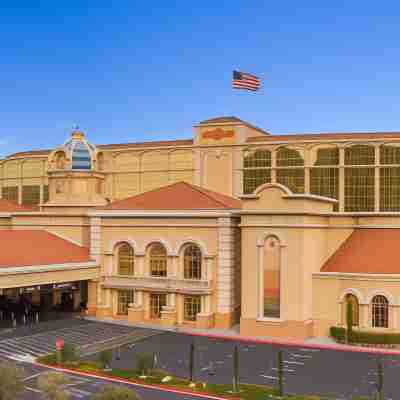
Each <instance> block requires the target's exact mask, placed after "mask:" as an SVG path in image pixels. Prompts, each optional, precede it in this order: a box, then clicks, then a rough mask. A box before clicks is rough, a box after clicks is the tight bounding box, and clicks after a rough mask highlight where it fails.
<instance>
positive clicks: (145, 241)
mask: <svg viewBox="0 0 400 400" xmlns="http://www.w3.org/2000/svg"><path fill="white" fill-rule="evenodd" d="M192 136H193V138H192V139H187V140H171V141H159V142H145V143H123V144H108V145H98V146H95V145H93V144H91V143H90V142H89V141H88V140H87V138H86V137H85V135H84V133H83V132H81V131H79V130H76V131H74V132H72V134H71V137H70V138H69V139H68V140H67V141H66V142H65V143H64V144H63V145H62V146H60V147H58V148H56V149H49V150H41V151H25V152H20V153H16V154H12V155H9V156H8V157H6V158H4V159H2V160H0V193H1V199H0V291H1V293H2V294H3V295H5V296H7V297H9V298H18V296H21V294H22V293H27V294H29V296H30V297H31V299H32V302H36V303H40V302H41V303H45V302H50V303H52V304H59V303H60V302H61V301H62V296H63V293H64V292H65V291H66V290H69V294H70V295H71V296H72V299H73V305H74V306H75V307H77V306H78V305H79V304H80V303H81V302H82V301H84V302H85V303H87V308H88V312H89V313H90V314H92V315H95V316H98V317H99V318H100V317H111V318H115V319H127V320H128V321H131V322H133V323H142V322H144V323H151V324H160V325H163V326H175V325H186V326H192V327H197V328H214V327H215V328H223V329H228V328H230V327H232V326H234V325H237V324H240V332H241V333H242V334H243V335H254V336H275V337H284V338H295V339H301V338H306V337H311V336H326V335H327V334H328V331H329V327H331V326H342V325H345V321H346V315H345V314H346V309H347V307H346V304H347V302H351V303H352V304H353V310H354V325H355V326H356V327H357V328H358V329H361V330H370V331H380V332H381V331H385V332H386V331H387V332H400V266H399V267H397V261H396V259H397V256H396V254H397V246H399V244H400V132H377V133H321V134H272V133H269V132H266V131H264V130H262V129H260V128H257V127H255V126H253V125H251V124H249V123H247V122H245V121H242V120H240V119H238V118H235V117H220V118H214V119H209V120H206V121H203V122H200V123H199V124H197V125H195V126H194V128H193V135H192ZM399 247H400V246H399Z"/></svg>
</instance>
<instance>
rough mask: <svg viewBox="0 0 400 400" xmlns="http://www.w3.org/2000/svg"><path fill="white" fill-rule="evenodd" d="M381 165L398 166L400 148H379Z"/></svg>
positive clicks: (385, 146)
mask: <svg viewBox="0 0 400 400" xmlns="http://www.w3.org/2000/svg"><path fill="white" fill-rule="evenodd" d="M379 154H380V157H379V158H380V163H381V164H400V147H399V146H390V145H383V146H381V147H380V148H379Z"/></svg>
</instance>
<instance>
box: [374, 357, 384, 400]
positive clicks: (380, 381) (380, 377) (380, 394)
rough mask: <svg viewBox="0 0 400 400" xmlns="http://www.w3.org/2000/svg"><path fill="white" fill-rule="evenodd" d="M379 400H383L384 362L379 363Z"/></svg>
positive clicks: (377, 383)
mask: <svg viewBox="0 0 400 400" xmlns="http://www.w3.org/2000/svg"><path fill="white" fill-rule="evenodd" d="M376 392H377V400H383V399H384V397H383V366H382V361H379V362H378V369H377V382H376Z"/></svg>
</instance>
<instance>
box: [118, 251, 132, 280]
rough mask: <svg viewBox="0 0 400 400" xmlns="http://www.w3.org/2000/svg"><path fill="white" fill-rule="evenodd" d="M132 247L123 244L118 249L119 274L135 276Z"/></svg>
mask: <svg viewBox="0 0 400 400" xmlns="http://www.w3.org/2000/svg"><path fill="white" fill-rule="evenodd" d="M134 256H135V255H134V252H133V249H132V247H131V246H130V245H129V244H128V243H123V244H122V245H121V246H120V247H119V249H118V274H119V275H133V273H134V263H135V257H134Z"/></svg>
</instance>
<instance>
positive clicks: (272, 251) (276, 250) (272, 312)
mask: <svg viewBox="0 0 400 400" xmlns="http://www.w3.org/2000/svg"><path fill="white" fill-rule="evenodd" d="M263 264H264V265H263V269H262V276H263V278H262V279H263V281H262V286H263V307H264V309H263V316H264V317H267V318H280V316H281V299H280V298H281V246H280V243H279V240H278V239H277V238H276V237H273V236H271V237H269V238H267V240H266V241H265V244H264V263H263Z"/></svg>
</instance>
